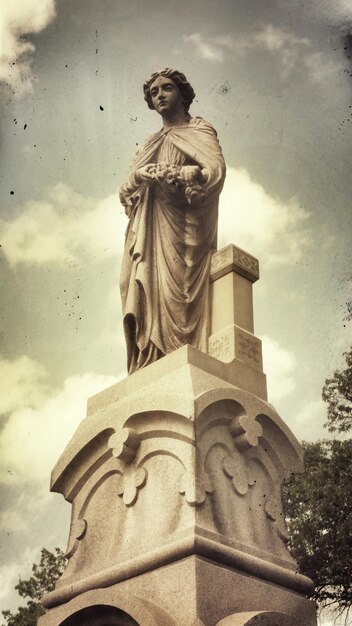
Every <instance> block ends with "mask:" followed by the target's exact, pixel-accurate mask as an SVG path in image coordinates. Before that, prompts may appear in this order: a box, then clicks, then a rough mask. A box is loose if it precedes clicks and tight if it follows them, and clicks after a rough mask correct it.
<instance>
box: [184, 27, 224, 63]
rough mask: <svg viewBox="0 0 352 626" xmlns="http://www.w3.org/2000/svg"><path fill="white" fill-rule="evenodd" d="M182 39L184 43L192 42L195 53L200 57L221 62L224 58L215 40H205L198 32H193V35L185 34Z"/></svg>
mask: <svg viewBox="0 0 352 626" xmlns="http://www.w3.org/2000/svg"><path fill="white" fill-rule="evenodd" d="M183 39H184V41H185V42H186V43H192V44H193V45H194V47H195V49H196V53H197V54H198V56H200V57H201V59H207V60H209V61H214V62H220V63H221V62H222V61H223V60H224V52H223V50H222V47H221V45H217V44H216V41H215V42H214V43H215V45H214V43H211V42H210V41H205V40H204V39H203V37H202V36H201V35H200V34H199V33H194V34H193V35H188V36H187V35H185V36H184V38H183Z"/></svg>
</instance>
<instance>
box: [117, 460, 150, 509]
mask: <svg viewBox="0 0 352 626" xmlns="http://www.w3.org/2000/svg"><path fill="white" fill-rule="evenodd" d="M147 477H148V472H147V470H146V469H145V467H140V468H138V469H135V468H134V467H131V466H127V467H126V470H125V472H124V474H123V475H120V476H119V484H118V487H117V493H118V495H119V496H122V500H123V503H124V504H125V505H126V506H132V505H133V504H134V503H135V502H136V500H137V497H138V490H139V489H141V488H142V487H144V485H145V484H146V482H147Z"/></svg>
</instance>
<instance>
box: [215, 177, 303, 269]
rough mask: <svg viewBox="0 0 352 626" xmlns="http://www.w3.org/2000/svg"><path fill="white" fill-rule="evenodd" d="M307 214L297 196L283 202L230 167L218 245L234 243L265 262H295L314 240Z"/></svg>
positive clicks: (222, 202)
mask: <svg viewBox="0 0 352 626" xmlns="http://www.w3.org/2000/svg"><path fill="white" fill-rule="evenodd" d="M308 217H309V213H308V212H307V211H306V210H305V209H303V208H302V207H301V206H299V204H298V203H297V201H296V200H295V199H292V200H290V201H289V202H288V203H284V202H281V201H280V200H279V199H277V198H274V197H273V196H270V195H269V194H267V193H266V191H265V189H264V188H263V187H262V186H261V185H259V184H258V183H256V182H255V181H253V180H252V179H251V177H250V175H249V173H248V172H247V171H246V170H244V169H235V168H233V167H229V168H228V169H227V174H226V180H225V185H224V189H223V191H222V193H221V196H220V210H219V248H221V247H223V246H225V245H227V244H228V243H235V244H236V245H237V246H239V247H240V248H244V249H245V250H248V251H250V252H251V254H254V255H255V256H258V257H260V259H261V261H262V262H263V263H267V264H271V265H275V264H276V265H282V264H292V263H295V262H297V261H298V260H299V259H300V258H301V257H302V254H303V251H304V250H305V248H306V247H307V245H308V244H309V243H310V242H311V235H310V233H309V231H308V230H307V228H306V221H307V219H308Z"/></svg>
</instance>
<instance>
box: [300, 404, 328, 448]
mask: <svg viewBox="0 0 352 626" xmlns="http://www.w3.org/2000/svg"><path fill="white" fill-rule="evenodd" d="M325 419H326V405H325V403H324V402H323V400H321V398H318V399H316V400H310V401H309V402H307V404H305V405H304V406H303V407H302V408H301V409H300V410H299V411H298V412H297V413H296V414H295V415H294V418H293V423H294V430H295V433H296V434H297V437H298V438H299V439H305V440H306V441H316V440H317V439H322V438H325V439H326V437H328V433H327V431H326V430H325V429H324V423H325Z"/></svg>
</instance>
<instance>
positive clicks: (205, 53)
mask: <svg viewBox="0 0 352 626" xmlns="http://www.w3.org/2000/svg"><path fill="white" fill-rule="evenodd" d="M183 39H184V41H185V42H186V43H190V44H193V46H194V48H195V52H196V54H197V55H198V56H199V57H200V58H201V59H205V60H208V61H211V62H213V63H222V62H223V61H225V60H226V58H227V56H229V55H231V56H232V57H233V55H236V56H238V55H245V54H248V53H250V52H254V51H256V52H260V53H262V52H267V53H268V54H271V55H272V56H273V55H275V58H276V60H277V62H278V63H279V67H280V76H281V78H282V79H283V80H285V79H286V78H288V77H289V76H290V75H291V73H292V72H293V70H294V69H296V68H305V69H306V70H307V71H308V72H309V74H310V76H311V78H312V79H313V80H315V81H317V82H320V81H322V80H323V79H325V78H326V76H327V74H329V73H331V72H333V71H336V64H335V63H332V62H331V61H330V62H326V59H325V58H324V56H323V54H322V53H320V52H317V51H316V50H314V46H313V43H312V42H311V40H310V39H308V38H307V37H298V36H297V35H295V34H294V33H292V32H289V31H287V30H284V29H282V28H280V27H278V26H274V25H273V24H266V25H264V26H262V27H261V28H260V29H259V30H257V31H253V32H248V33H243V34H242V35H237V36H236V37H234V36H233V35H220V36H216V37H208V38H206V37H204V35H202V34H200V33H193V34H191V35H185V36H184V37H183Z"/></svg>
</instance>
